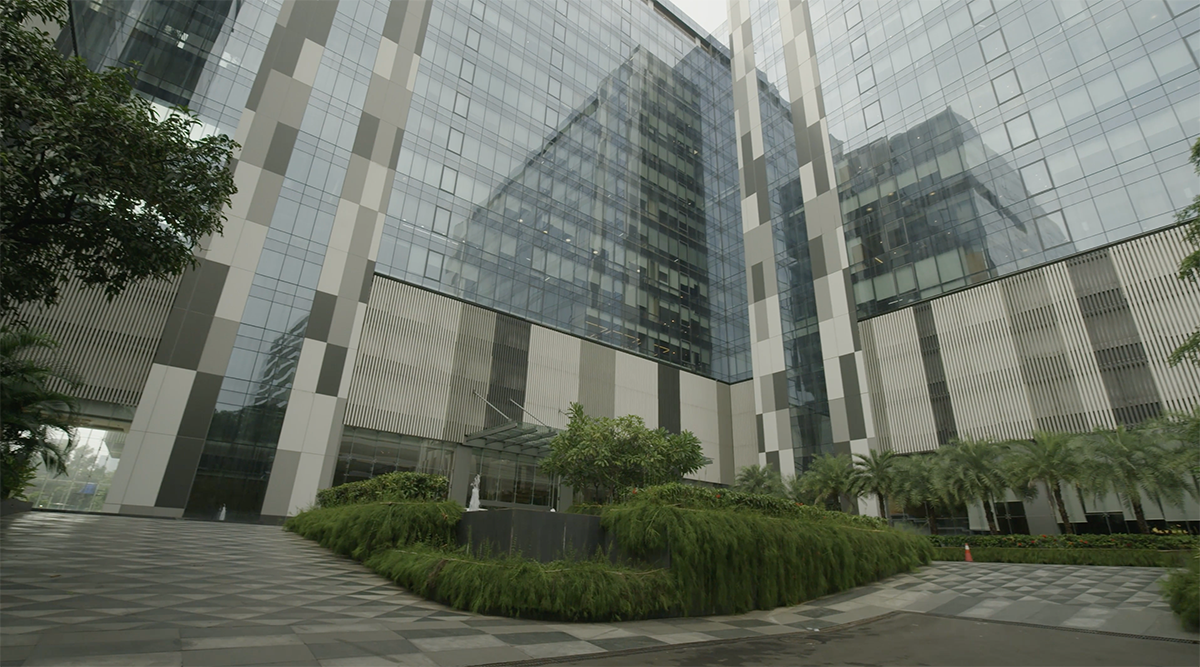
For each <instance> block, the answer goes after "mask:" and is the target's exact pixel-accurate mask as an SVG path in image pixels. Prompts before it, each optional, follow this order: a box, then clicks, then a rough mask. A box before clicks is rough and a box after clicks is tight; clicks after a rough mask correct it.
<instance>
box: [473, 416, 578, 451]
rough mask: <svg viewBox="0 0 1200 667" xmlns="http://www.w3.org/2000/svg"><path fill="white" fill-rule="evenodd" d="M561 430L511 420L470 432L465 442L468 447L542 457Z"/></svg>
mask: <svg viewBox="0 0 1200 667" xmlns="http://www.w3.org/2000/svg"><path fill="white" fill-rule="evenodd" d="M560 432H561V429H557V428H551V427H549V426H538V425H536V424H523V423H521V422H509V423H507V424H501V425H500V426H493V427H491V428H485V429H483V430H482V431H476V432H474V433H468V434H467V437H466V438H465V439H464V441H463V444H465V445H466V446H468V447H478V448H480V449H490V450H492V451H497V452H507V453H510V454H521V455H524V456H535V457H537V458H542V457H544V456H546V455H547V454H549V453H550V441H551V440H552V439H554V436H556V435H558V434H559V433H560Z"/></svg>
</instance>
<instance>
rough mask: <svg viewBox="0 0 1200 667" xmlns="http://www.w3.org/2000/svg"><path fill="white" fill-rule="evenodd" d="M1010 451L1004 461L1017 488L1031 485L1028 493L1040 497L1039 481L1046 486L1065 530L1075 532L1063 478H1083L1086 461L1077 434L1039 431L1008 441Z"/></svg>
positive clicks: (1074, 481) (1070, 480)
mask: <svg viewBox="0 0 1200 667" xmlns="http://www.w3.org/2000/svg"><path fill="white" fill-rule="evenodd" d="M1008 445H1009V449H1008V455H1007V456H1006V457H1005V460H1004V463H1005V467H1006V468H1007V472H1008V475H1009V478H1010V481H1011V482H1012V486H1013V487H1014V488H1017V489H1028V490H1029V495H1030V496H1032V497H1037V494H1038V484H1042V485H1044V486H1045V487H1046V490H1047V492H1048V493H1047V498H1046V501H1047V502H1048V503H1050V514H1051V516H1053V515H1054V514H1055V512H1056V511H1057V513H1058V516H1059V517H1060V519H1061V521H1062V525H1063V530H1064V531H1065V532H1066V533H1067V534H1068V535H1072V534H1074V533H1075V528H1074V527H1073V526H1072V525H1071V517H1070V515H1069V514H1067V504H1066V502H1064V501H1063V494H1062V486H1061V483H1062V482H1066V483H1068V484H1078V483H1079V482H1080V479H1081V473H1082V466H1083V461H1082V458H1081V456H1080V454H1081V451H1080V447H1079V446H1078V444H1077V436H1075V435H1073V434H1070V433H1049V432H1046V431H1036V432H1034V434H1033V438H1032V439H1030V440H1013V441H1010V442H1009V443H1008Z"/></svg>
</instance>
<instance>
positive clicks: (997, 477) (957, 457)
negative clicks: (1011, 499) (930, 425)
mask: <svg viewBox="0 0 1200 667" xmlns="http://www.w3.org/2000/svg"><path fill="white" fill-rule="evenodd" d="M1003 452H1004V447H1003V446H1002V445H1000V444H999V443H997V442H995V441H993V440H988V439H979V440H969V439H968V440H955V441H952V442H951V443H950V444H948V445H946V446H945V447H944V448H943V451H942V452H941V453H940V456H941V457H942V460H943V462H944V465H942V466H941V468H940V470H939V480H938V483H939V485H941V486H942V487H943V488H944V489H945V490H946V493H947V494H948V495H949V496H950V497H951V498H953V499H954V500H955V501H956V502H962V503H971V502H975V501H977V500H978V501H980V502H982V503H983V513H984V514H985V515H986V516H987V522H988V530H989V531H990V532H991V533H992V534H993V535H995V534H996V533H998V532H1000V531H999V529H998V528H997V527H996V514H995V512H993V511H992V500H993V499H994V498H996V497H997V496H1003V495H1004V492H1005V491H1007V490H1008V486H1009V484H1008V480H1007V478H1006V477H1005V475H1004V470H1003V468H1002V467H1001V462H1000V459H1001V456H1002V454H1003Z"/></svg>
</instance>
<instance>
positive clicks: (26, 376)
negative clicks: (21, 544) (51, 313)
mask: <svg viewBox="0 0 1200 667" xmlns="http://www.w3.org/2000/svg"><path fill="white" fill-rule="evenodd" d="M55 347H57V344H56V343H55V342H54V341H53V340H52V339H50V338H49V337H48V336H46V335H44V334H40V333H38V332H36V331H32V330H30V329H27V328H3V329H0V498H10V497H22V496H23V495H24V492H25V487H26V486H27V485H28V483H29V481H30V480H31V479H32V474H31V471H36V470H37V466H38V463H39V462H40V463H41V464H42V465H44V466H45V467H46V470H48V471H51V472H54V473H57V474H62V473H65V472H66V471H67V466H66V456H67V452H68V450H69V449H70V447H71V433H72V429H73V428H74V427H75V423H76V408H75V402H74V400H73V399H72V398H71V397H70V396H68V395H67V394H64V393H62V392H60V391H58V390H56V389H54V388H53V383H54V382H55V381H61V382H64V383H68V384H69V383H70V378H68V377H67V376H66V375H65V374H64V373H63V372H62V371H60V370H58V369H57V368H55V367H54V365H53V364H50V363H47V362H44V361H41V360H39V355H44V353H46V352H49V351H50V350H53V349H54V348H55ZM57 434H65V436H66V438H67V442H66V445H65V446H64V445H60V444H59V443H58V442H57V440H59V439H60V438H58V437H57Z"/></svg>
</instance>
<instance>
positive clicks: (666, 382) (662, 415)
mask: <svg viewBox="0 0 1200 667" xmlns="http://www.w3.org/2000/svg"><path fill="white" fill-rule="evenodd" d="M679 408H680V405H679V369H678V368H675V367H674V366H668V365H666V364H658V426H659V428H665V429H667V430H668V431H670V432H671V433H679V430H680V428H681V423H680V422H681V418H680V414H679V412H680V409H679Z"/></svg>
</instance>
